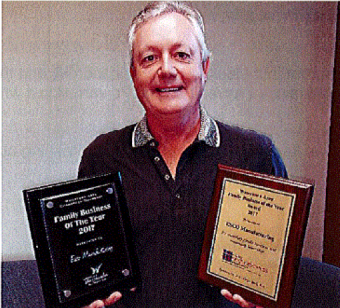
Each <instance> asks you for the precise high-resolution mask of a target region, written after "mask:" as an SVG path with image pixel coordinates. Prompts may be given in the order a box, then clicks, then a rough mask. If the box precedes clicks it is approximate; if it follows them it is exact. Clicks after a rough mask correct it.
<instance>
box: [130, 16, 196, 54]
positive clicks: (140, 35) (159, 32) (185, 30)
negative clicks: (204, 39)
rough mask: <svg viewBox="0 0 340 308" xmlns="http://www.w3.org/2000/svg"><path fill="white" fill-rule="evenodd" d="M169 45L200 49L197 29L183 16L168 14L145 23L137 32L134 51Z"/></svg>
mask: <svg viewBox="0 0 340 308" xmlns="http://www.w3.org/2000/svg"><path fill="white" fill-rule="evenodd" d="M168 44H170V45H188V46H190V47H191V48H199V43H198V38H197V34H196V30H195V27H194V26H193V24H192V23H191V22H190V21H189V20H188V19H187V18H186V17H184V16H183V15H181V14H178V13H167V14H164V15H161V16H157V17H153V18H151V19H149V20H148V21H146V22H145V23H143V24H142V25H141V26H140V27H139V28H138V29H137V31H136V35H135V40H134V43H133V50H136V49H138V50H139V49H144V48H148V47H157V46H167V45H168Z"/></svg>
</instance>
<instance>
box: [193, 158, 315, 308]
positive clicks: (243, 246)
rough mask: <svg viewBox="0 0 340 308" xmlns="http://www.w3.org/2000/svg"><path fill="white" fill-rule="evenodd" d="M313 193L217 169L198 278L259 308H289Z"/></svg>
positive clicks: (303, 186) (282, 181)
mask: <svg viewBox="0 0 340 308" xmlns="http://www.w3.org/2000/svg"><path fill="white" fill-rule="evenodd" d="M313 190H314V187H313V185H311V184H306V183H301V182H296V181H291V180H287V179H282V178H278V177H274V176H269V175H264V174H259V173H254V172H250V171H245V170H240V169H235V168H231V167H226V166H222V165H219V166H218V174H217V177H216V183H215V191H214V195H213V200H212V203H211V207H210V211H209V215H208V221H207V226H206V232H205V238H204V243H203V249H202V254H201V259H200V265H199V275H198V276H199V278H200V279H201V280H203V281H205V282H207V283H209V284H211V285H214V286H218V287H220V288H226V289H228V290H230V291H231V292H232V293H237V294H240V295H241V296H242V297H244V298H245V299H246V300H248V301H251V302H253V303H256V304H259V305H261V306H264V307H290V304H291V300H292V296H293V292H294V285H295V279H296V275H297V270H298V267H299V260H300V257H301V251H302V246H303V239H304V234H305V229H306V225H307V219H308V214H309V208H310V205H311V200H312V195H313Z"/></svg>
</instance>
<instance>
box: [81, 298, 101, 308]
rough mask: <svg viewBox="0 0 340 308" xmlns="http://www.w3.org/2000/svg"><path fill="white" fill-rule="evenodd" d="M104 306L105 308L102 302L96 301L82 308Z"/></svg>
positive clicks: (99, 307)
mask: <svg viewBox="0 0 340 308" xmlns="http://www.w3.org/2000/svg"><path fill="white" fill-rule="evenodd" d="M104 306H105V304H104V302H103V301H101V300H97V301H95V302H93V303H92V304H91V305H89V306H85V307H83V308H102V307H104Z"/></svg>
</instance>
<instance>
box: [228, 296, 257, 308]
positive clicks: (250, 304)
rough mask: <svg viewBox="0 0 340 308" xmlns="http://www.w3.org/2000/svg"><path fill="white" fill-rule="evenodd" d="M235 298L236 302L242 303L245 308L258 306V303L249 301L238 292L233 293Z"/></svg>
mask: <svg viewBox="0 0 340 308" xmlns="http://www.w3.org/2000/svg"><path fill="white" fill-rule="evenodd" d="M233 300H234V302H235V303H236V304H238V305H240V306H241V307H243V308H255V307H256V305H254V304H253V303H250V302H247V301H246V300H245V299H244V298H243V297H242V296H240V295H238V294H234V295H233ZM259 308H260V307H259Z"/></svg>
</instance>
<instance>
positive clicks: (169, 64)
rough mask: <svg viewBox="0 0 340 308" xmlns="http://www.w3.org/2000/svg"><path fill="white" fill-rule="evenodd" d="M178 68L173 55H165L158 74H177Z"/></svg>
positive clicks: (164, 75) (161, 75)
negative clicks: (172, 57)
mask: <svg viewBox="0 0 340 308" xmlns="http://www.w3.org/2000/svg"><path fill="white" fill-rule="evenodd" d="M176 73H177V70H176V67H175V63H174V61H173V59H171V56H170V55H168V54H165V55H163V57H162V61H160V67H159V69H158V75H159V76H160V77H171V76H176Z"/></svg>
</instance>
